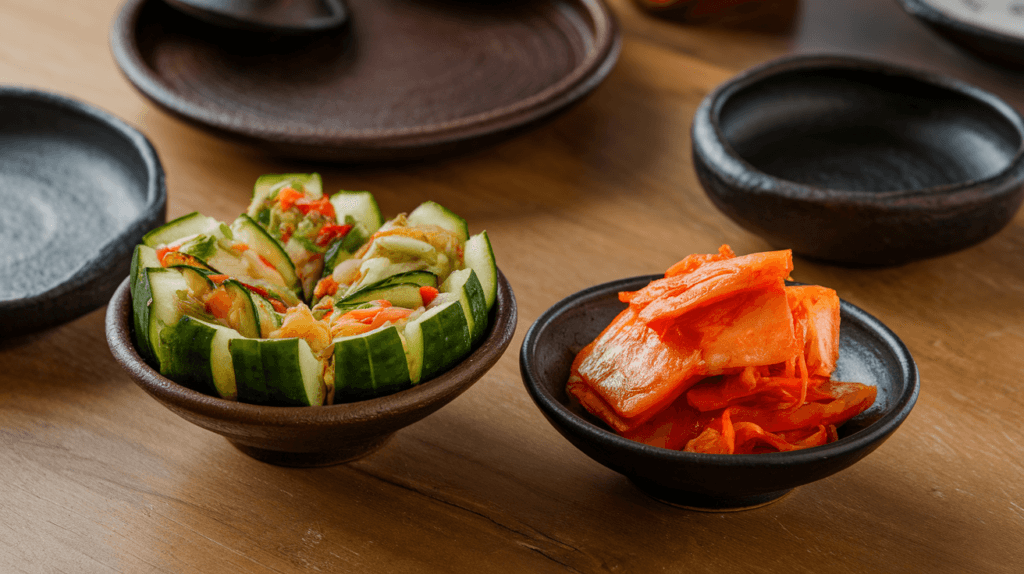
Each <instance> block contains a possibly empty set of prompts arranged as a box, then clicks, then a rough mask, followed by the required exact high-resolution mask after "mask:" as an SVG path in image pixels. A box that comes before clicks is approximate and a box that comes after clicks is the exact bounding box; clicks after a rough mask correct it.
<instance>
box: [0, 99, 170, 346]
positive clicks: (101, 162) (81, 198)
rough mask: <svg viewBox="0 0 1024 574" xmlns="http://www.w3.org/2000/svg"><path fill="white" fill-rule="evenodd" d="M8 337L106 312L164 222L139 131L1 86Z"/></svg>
mask: <svg viewBox="0 0 1024 574" xmlns="http://www.w3.org/2000/svg"><path fill="white" fill-rule="evenodd" d="M0 149H3V150H4V151H3V153H2V154H0V203H2V204H3V208H2V209H0V242H2V243H3V246H4V248H3V250H2V252H0V317H3V320H2V321H0V337H8V336H14V335H23V334H26V333H29V332H32V331H36V330H39V329H43V328H46V327H50V326H53V325H57V324H59V323H63V322H65V321H69V320H71V319H74V318H76V317H78V316H80V315H82V314H84V313H87V312H89V311H91V310H93V309H96V308H98V307H100V306H102V305H103V304H104V303H106V302H107V300H109V299H110V295H111V294H112V293H113V292H114V289H116V288H117V285H118V284H119V283H120V282H121V280H122V279H123V278H124V277H125V276H126V275H127V274H128V267H129V264H130V262H131V252H132V247H133V246H134V245H135V244H136V243H138V242H139V241H140V240H141V238H142V235H143V234H144V233H145V232H146V231H148V230H149V229H151V228H153V227H155V226H157V225H159V224H161V223H163V221H164V217H165V209H166V202H167V191H166V188H165V185H164V174H163V170H162V168H161V166H160V162H159V160H158V158H157V156H156V152H155V151H153V148H152V147H151V146H150V144H149V142H148V141H147V140H146V138H145V137H143V136H142V134H140V133H139V132H137V131H136V130H134V129H132V128H131V127H129V126H128V125H126V124H125V123H124V122H122V121H120V120H118V119H117V118H115V117H113V116H111V115H109V114H107V113H105V112H102V111H100V110H97V109H95V108H92V107H91V106H88V105H86V104H83V103H81V102H78V101H75V100H72V99H70V98H66V97H63V96H58V95H54V94H48V93H44V92H38V91H34V90H29V89H24V88H12V87H7V88H0Z"/></svg>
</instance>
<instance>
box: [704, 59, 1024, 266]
mask: <svg viewBox="0 0 1024 574" xmlns="http://www.w3.org/2000/svg"><path fill="white" fill-rule="evenodd" d="M692 139H693V160H694V164H695V167H696V171H697V175H698V177H699V179H700V183H701V185H702V186H703V187H704V191H705V192H706V193H707V195H708V197H709V198H710V199H711V201H712V202H713V203H714V204H715V206H717V207H718V208H719V209H721V210H722V211H723V212H724V213H725V214H726V215H728V216H729V217H731V218H732V219H733V220H735V221H736V222H737V223H739V224H740V225H741V226H743V227H744V228H745V229H747V230H749V231H751V232H753V233H756V234H758V235H760V236H762V237H764V238H765V239H766V240H767V241H768V242H769V243H771V244H772V245H773V246H774V247H776V248H779V249H783V248H791V249H793V251H794V252H795V253H797V254H799V255H802V256H805V257H808V258H812V259H818V260H823V261H828V262H832V263H836V264H840V265H848V266H889V265H899V264H903V263H907V262H910V261H915V260H920V259H925V258H928V257H934V256H938V255H943V254H947V253H951V252H954V251H957V250H960V249H964V248H966V247H969V246H972V245H975V244H977V243H979V242H981V241H983V240H985V239H987V238H989V237H991V236H992V235H994V234H995V233H997V232H998V231H999V230H1001V229H1002V228H1003V227H1005V226H1006V224H1007V223H1009V222H1010V220H1011V219H1013V216H1014V214H1015V213H1016V212H1017V210H1018V209H1019V208H1020V205H1021V201H1022V199H1024V187H1022V184H1024V120H1022V119H1021V116H1020V114H1018V113H1017V111H1015V110H1014V109H1013V108H1012V107H1010V106H1009V105H1007V104H1006V103H1005V102H1003V101H1002V100H1000V99H999V98H997V97H996V96H994V95H992V94H990V93H988V92H985V91H983V90H980V89H978V88H976V87H974V86H971V85H968V84H965V83H963V82H960V81H957V80H953V79H950V78H945V77H942V76H937V75H933V74H929V73H923V72H916V71H911V70H907V69H903V68H897V67H893V66H891V65H888V64H885V63H881V62H876V61H871V60H864V59H859V58H851V57H841V56H796V57H789V58H783V59H780V60H776V61H773V62H769V63H768V64H765V65H763V66H760V67H757V68H754V69H751V70H748V71H746V72H743V73H741V74H740V75H738V76H736V77H734V78H733V79H731V80H729V81H727V82H726V83H724V84H722V85H721V86H719V87H717V88H716V89H715V90H714V91H713V92H712V93H711V94H709V95H708V96H707V97H706V98H705V99H704V101H703V102H702V103H701V104H700V106H699V108H698V110H697V112H696V115H695V117H694V120H693V129H692Z"/></svg>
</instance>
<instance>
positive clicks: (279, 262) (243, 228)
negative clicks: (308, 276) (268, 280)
mask: <svg viewBox="0 0 1024 574" xmlns="http://www.w3.org/2000/svg"><path fill="white" fill-rule="evenodd" d="M231 228H232V230H233V232H234V234H235V235H237V236H239V237H240V238H241V239H244V240H245V241H246V244H247V245H249V247H250V248H251V249H255V250H256V253H259V254H260V255H262V256H263V257H264V258H265V259H266V260H267V261H269V262H270V264H271V265H273V266H274V269H276V270H277V272H278V273H280V274H281V278H282V279H284V281H285V283H286V285H283V286H282V287H284V288H285V289H288V290H290V291H292V293H294V294H295V295H296V296H297V297H298V298H299V299H302V297H303V292H302V281H301V280H300V279H299V275H298V272H297V271H296V270H295V264H294V263H293V262H292V260H291V258H290V257H288V252H287V251H286V250H285V248H284V245H282V244H281V242H280V241H278V239H277V238H276V237H274V236H273V235H271V234H270V233H267V230H266V229H264V228H263V226H262V225H260V224H259V223H257V222H256V221H255V220H254V219H253V218H252V217H250V216H248V215H246V214H244V213H243V214H242V215H239V216H238V218H237V219H235V221H234V222H233V223H232V224H231Z"/></svg>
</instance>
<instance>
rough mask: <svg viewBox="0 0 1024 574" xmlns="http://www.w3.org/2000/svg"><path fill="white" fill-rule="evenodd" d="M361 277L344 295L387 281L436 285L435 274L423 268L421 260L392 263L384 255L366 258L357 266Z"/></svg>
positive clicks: (383, 283) (381, 284)
mask: <svg viewBox="0 0 1024 574" xmlns="http://www.w3.org/2000/svg"><path fill="white" fill-rule="evenodd" d="M359 272H360V273H362V277H361V278H360V279H359V281H356V282H355V283H353V284H352V285H351V286H350V287H349V288H348V289H346V290H345V296H348V295H355V294H356V293H358V292H360V291H362V290H363V289H367V288H373V287H380V286H383V285H385V284H387V283H386V282H388V281H389V280H390V281H391V282H392V283H418V284H420V285H422V286H428V285H429V286H431V287H437V275H435V274H434V273H431V272H430V271H425V270H423V265H422V262H417V261H408V262H402V263H392V262H391V261H389V260H388V259H387V258H386V257H375V258H373V259H367V260H365V261H364V262H363V264H362V265H361V266H360V268H359Z"/></svg>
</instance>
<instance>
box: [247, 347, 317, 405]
mask: <svg viewBox="0 0 1024 574" xmlns="http://www.w3.org/2000/svg"><path fill="white" fill-rule="evenodd" d="M300 341H301V339H261V340H260V358H261V359H262V361H263V377H264V380H265V381H271V382H272V384H268V385H267V393H268V394H269V397H268V398H269V400H270V401H271V403H272V404H275V405H281V406H314V405H322V404H323V403H324V389H323V378H322V373H321V374H320V375H321V379H320V387H321V388H320V391H319V393H318V394H315V395H313V396H310V395H309V393H307V392H306V388H305V385H304V383H303V381H302V367H301V365H300V361H299V342H300ZM289 375H291V376H289Z"/></svg>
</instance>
